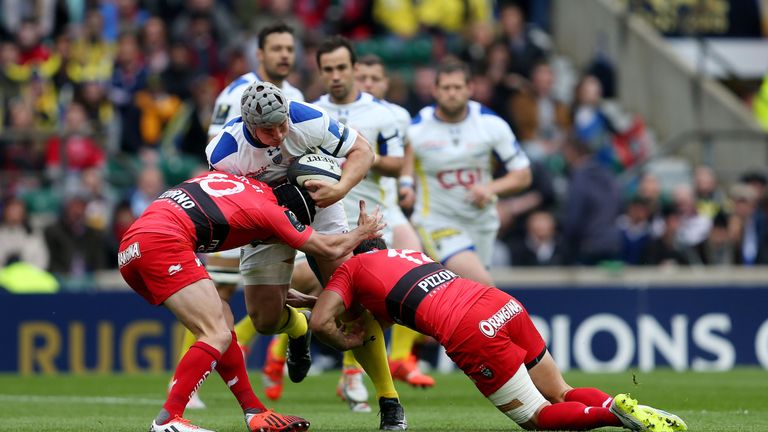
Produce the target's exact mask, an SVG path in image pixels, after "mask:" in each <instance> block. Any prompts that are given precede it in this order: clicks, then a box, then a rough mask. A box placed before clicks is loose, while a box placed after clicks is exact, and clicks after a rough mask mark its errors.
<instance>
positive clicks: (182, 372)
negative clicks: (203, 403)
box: [163, 341, 237, 419]
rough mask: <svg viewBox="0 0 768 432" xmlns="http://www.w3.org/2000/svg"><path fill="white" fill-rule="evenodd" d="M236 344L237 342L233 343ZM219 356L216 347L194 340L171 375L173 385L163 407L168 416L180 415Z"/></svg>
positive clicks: (214, 365)
mask: <svg viewBox="0 0 768 432" xmlns="http://www.w3.org/2000/svg"><path fill="white" fill-rule="evenodd" d="M235 346H237V344H235ZM220 358H221V354H220V353H219V351H218V350H217V349H215V348H214V347H212V346H210V345H208V344H207V343H205V342H200V341H198V342H195V344H194V345H192V346H191V347H190V348H189V351H187V353H186V354H184V357H182V358H181V361H180V362H179V364H178V366H176V373H175V374H174V375H173V381H172V383H173V385H172V386H171V390H170V391H169V392H168V399H166V401H165V404H164V405H163V408H165V410H166V411H168V414H170V418H171V419H172V418H174V417H175V416H179V417H181V416H182V414H184V408H185V407H186V406H187V402H189V397H190V396H191V395H192V393H193V392H194V391H195V390H197V389H198V388H199V387H200V385H202V384H203V382H204V381H205V379H206V378H208V375H210V374H211V370H212V369H213V368H214V367H216V363H217V362H218V361H219V359H220Z"/></svg>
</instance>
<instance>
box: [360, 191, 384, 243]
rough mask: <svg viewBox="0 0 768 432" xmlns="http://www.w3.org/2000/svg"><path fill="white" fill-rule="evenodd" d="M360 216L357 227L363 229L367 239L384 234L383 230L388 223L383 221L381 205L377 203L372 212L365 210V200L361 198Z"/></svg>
mask: <svg viewBox="0 0 768 432" xmlns="http://www.w3.org/2000/svg"><path fill="white" fill-rule="evenodd" d="M359 205H360V216H358V217H357V229H359V230H361V231H362V233H363V235H364V236H365V238H366V239H372V238H377V237H381V236H382V234H383V233H382V232H381V231H382V230H383V229H384V228H386V227H387V224H386V223H384V222H382V221H381V218H382V217H383V215H382V213H381V206H379V205H377V206H376V208H375V209H373V213H372V214H370V215H369V214H367V213H366V212H365V201H363V200H360V204H359Z"/></svg>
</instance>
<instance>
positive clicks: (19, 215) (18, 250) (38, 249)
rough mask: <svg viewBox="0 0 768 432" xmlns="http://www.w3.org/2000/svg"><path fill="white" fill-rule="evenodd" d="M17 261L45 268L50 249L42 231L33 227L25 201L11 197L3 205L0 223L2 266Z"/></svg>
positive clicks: (0, 260)
mask: <svg viewBox="0 0 768 432" xmlns="http://www.w3.org/2000/svg"><path fill="white" fill-rule="evenodd" d="M17 261H22V262H25V263H28V264H31V265H34V266H35V267H37V268H39V269H41V270H44V269H45V268H46V267H47V266H48V249H47V248H46V246H45V242H44V241H43V236H42V235H41V233H39V232H37V231H35V230H33V229H32V226H31V225H30V223H29V217H28V215H27V208H26V206H25V205H24V202H23V201H21V200H20V199H17V198H11V199H9V200H7V201H6V202H5V203H4V205H3V220H2V223H0V267H5V266H7V265H9V264H11V263H13V262H17Z"/></svg>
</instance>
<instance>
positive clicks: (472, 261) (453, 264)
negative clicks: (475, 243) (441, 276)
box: [443, 250, 495, 286]
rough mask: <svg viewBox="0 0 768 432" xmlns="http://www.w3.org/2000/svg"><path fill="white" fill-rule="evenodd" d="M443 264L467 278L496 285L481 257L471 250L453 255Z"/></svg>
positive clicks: (484, 283)
mask: <svg viewBox="0 0 768 432" xmlns="http://www.w3.org/2000/svg"><path fill="white" fill-rule="evenodd" d="M443 265H445V267H446V268H448V269H449V270H451V271H452V272H454V273H456V274H457V275H459V276H461V277H463V278H465V279H471V280H473V281H475V282H479V283H481V284H483V285H488V286H495V284H494V282H493V278H492V277H491V274H490V273H489V272H488V270H486V268H485V265H483V262H482V261H481V260H480V257H478V256H477V254H476V253H474V252H473V251H471V250H464V251H461V252H459V253H457V254H455V255H452V256H451V257H450V258H448V260H447V261H445V262H444V263H443Z"/></svg>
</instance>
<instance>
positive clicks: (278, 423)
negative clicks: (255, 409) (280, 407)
mask: <svg viewBox="0 0 768 432" xmlns="http://www.w3.org/2000/svg"><path fill="white" fill-rule="evenodd" d="M245 423H246V424H247V425H248V430H249V431H251V432H302V431H305V430H307V429H309V421H307V420H305V419H303V418H301V417H297V416H292V415H284V414H278V413H276V412H274V411H272V410H266V411H264V412H260V413H258V414H246V415H245Z"/></svg>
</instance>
